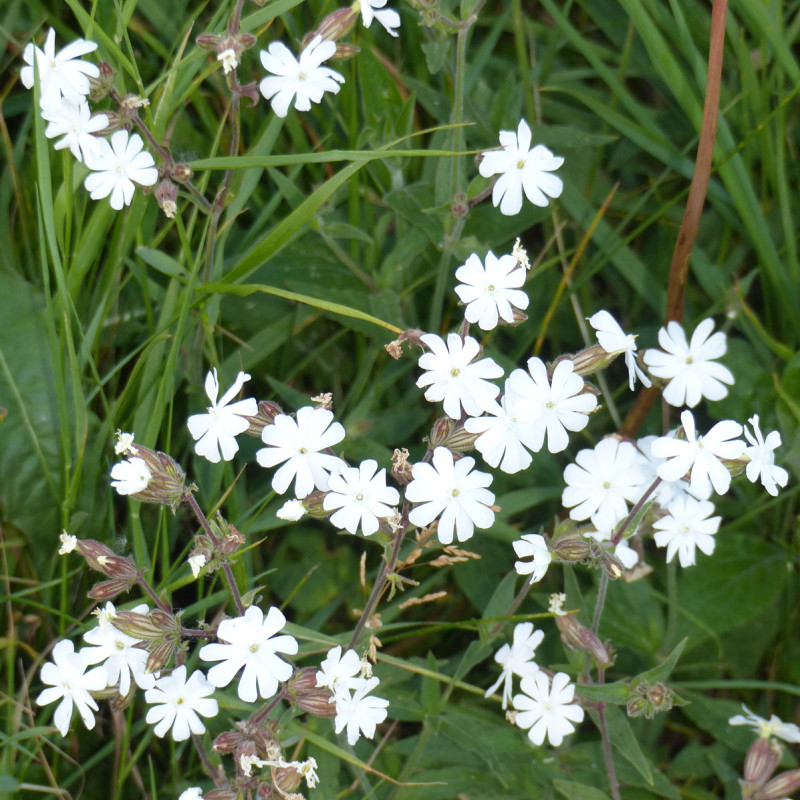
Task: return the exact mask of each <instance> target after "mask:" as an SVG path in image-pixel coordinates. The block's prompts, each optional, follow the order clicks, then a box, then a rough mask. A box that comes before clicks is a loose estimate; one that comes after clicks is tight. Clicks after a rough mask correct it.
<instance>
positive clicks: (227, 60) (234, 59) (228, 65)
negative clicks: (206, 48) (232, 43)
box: [217, 47, 239, 75]
mask: <svg viewBox="0 0 800 800" xmlns="http://www.w3.org/2000/svg"><path fill="white" fill-rule="evenodd" d="M217 61H221V62H222V71H223V72H224V73H225V74H226V75H227V74H228V73H229V72H233V70H235V69H236V67H238V66H239V57H238V56H237V55H236V51H235V50H233V49H232V48H230V47H229V48H228V49H227V50H223V51H222V52H221V53H219V54H218V55H217Z"/></svg>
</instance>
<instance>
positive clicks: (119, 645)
mask: <svg viewBox="0 0 800 800" xmlns="http://www.w3.org/2000/svg"><path fill="white" fill-rule="evenodd" d="M114 644H115V646H116V648H117V650H124V649H125V642H121V641H120V640H119V639H117V640H116V641H115V642H114Z"/></svg>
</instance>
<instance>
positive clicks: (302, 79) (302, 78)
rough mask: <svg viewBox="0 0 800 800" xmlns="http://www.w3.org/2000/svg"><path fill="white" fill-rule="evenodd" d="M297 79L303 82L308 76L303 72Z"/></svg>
mask: <svg viewBox="0 0 800 800" xmlns="http://www.w3.org/2000/svg"><path fill="white" fill-rule="evenodd" d="M297 77H298V79H299V80H301V81H304V80H306V79H307V78H308V75H306V73H305V72H301V73H300V74H299V75H298V76H297Z"/></svg>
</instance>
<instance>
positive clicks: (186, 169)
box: [170, 162, 194, 183]
mask: <svg viewBox="0 0 800 800" xmlns="http://www.w3.org/2000/svg"><path fill="white" fill-rule="evenodd" d="M193 175H194V172H192V168H191V167H190V166H189V165H188V164H185V163H183V162H181V163H180V164H175V165H174V166H173V167H172V169H171V170H170V176H171V177H172V180H174V181H177V182H178V183H186V181H190V180H191V179H192V176H193Z"/></svg>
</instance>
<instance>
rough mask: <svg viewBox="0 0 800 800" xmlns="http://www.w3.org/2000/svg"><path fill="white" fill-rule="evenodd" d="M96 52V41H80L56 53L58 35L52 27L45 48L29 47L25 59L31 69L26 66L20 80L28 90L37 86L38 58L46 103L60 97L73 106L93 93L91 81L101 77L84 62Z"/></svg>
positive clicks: (96, 70)
mask: <svg viewBox="0 0 800 800" xmlns="http://www.w3.org/2000/svg"><path fill="white" fill-rule="evenodd" d="M93 50H97V44H96V43H95V42H88V41H86V40H85V39H76V40H75V41H74V42H71V43H70V44H68V45H67V46H66V47H64V48H62V49H61V50H59V51H58V53H56V32H55V30H54V29H53V28H50V30H49V31H48V32H47V38H46V39H45V42H44V47H43V48H42V49H40V48H38V47H36V46H35V45H33V44H28V45H26V46H25V49H24V50H23V51H22V58H23V60H24V61H25V63H26V64H29V65H30V66H27V67H23V68H22V69H21V70H20V73H19V77H20V79H21V80H22V84H23V86H25V88H26V89H30V88H31V86H33V80H34V73H33V59H34V58H35V59H36V62H37V64H38V67H39V85H40V86H41V95H42V100H43V101H45V102H51V101H57V100H58V98H59V96H63V97H64V98H66V99H67V100H71V101H72V102H73V103H79V102H80V101H81V100H82V99H83V98H84V97H86V95H87V94H89V89H90V87H89V78H90V77H91V78H97V77H98V76H99V75H100V70H99V69H98V67H97V66H96V65H95V64H90V63H89V62H88V61H80V57H81V56H85V55H86V54H87V53H91V52H92V51H93Z"/></svg>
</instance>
